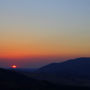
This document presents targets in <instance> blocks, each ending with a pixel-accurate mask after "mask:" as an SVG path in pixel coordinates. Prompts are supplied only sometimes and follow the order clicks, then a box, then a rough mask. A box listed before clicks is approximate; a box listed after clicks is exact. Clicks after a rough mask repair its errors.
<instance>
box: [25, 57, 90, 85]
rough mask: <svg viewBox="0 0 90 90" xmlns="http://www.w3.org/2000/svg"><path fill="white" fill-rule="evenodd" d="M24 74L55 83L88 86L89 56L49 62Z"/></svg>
mask: <svg viewBox="0 0 90 90" xmlns="http://www.w3.org/2000/svg"><path fill="white" fill-rule="evenodd" d="M26 74H27V75H28V76H30V77H34V78H36V79H39V80H47V81H49V82H53V83H56V84H64V85H75V86H90V58H76V59H71V60H67V61H65V62H61V63H51V64H49V65H46V66H44V67H42V68H40V69H38V70H37V71H35V72H34V73H26Z"/></svg>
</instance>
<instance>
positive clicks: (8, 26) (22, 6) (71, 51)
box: [0, 0, 90, 66]
mask: <svg viewBox="0 0 90 90" xmlns="http://www.w3.org/2000/svg"><path fill="white" fill-rule="evenodd" d="M27 57H28V58H31V57H33V58H36V57H39V58H43V57H44V59H45V58H46V57H50V58H51V59H52V57H55V58H59V59H58V60H56V61H60V58H65V57H70V58H72V57H90V0H0V58H1V62H2V63H6V61H7V62H8V64H9V63H10V64H11V61H12V60H13V61H12V63H13V62H14V63H15V61H16V63H20V62H22V61H23V62H25V60H18V59H17V60H16V58H24V59H25V58H27ZM3 58H14V59H15V60H14V59H12V60H6V59H3ZM51 59H50V60H51ZM33 60H34V59H30V60H28V61H27V63H28V62H29V63H31V65H33V64H32V61H33ZM40 60H41V61H40ZM46 61H47V62H49V61H48V60H46ZM46 61H45V60H44V62H46ZM52 61H55V59H53V60H52ZM34 62H39V64H38V65H40V64H41V62H42V59H35V60H34ZM6 64H7V63H6ZM6 64H5V65H6ZM34 64H37V63H34ZM5 65H4V66H5ZM34 66H35V65H34Z"/></svg>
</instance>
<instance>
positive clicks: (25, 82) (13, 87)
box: [0, 69, 55, 90]
mask: <svg viewBox="0 0 90 90" xmlns="http://www.w3.org/2000/svg"><path fill="white" fill-rule="evenodd" d="M54 88H55V87H54V85H52V84H50V83H48V82H46V81H40V80H36V79H32V78H28V77H27V76H25V75H22V74H20V73H17V72H15V71H13V70H5V69H0V90H46V89H47V90H50V89H52V90H55V89H54Z"/></svg>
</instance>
